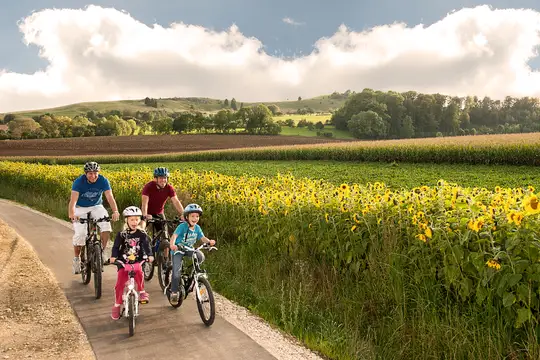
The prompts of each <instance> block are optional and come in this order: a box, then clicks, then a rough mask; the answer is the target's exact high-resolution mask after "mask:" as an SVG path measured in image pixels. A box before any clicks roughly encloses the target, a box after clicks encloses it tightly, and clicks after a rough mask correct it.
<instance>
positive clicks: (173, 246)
mask: <svg viewBox="0 0 540 360" xmlns="http://www.w3.org/2000/svg"><path fill="white" fill-rule="evenodd" d="M170 248H171V250H172V251H176V250H178V246H176V245H174V244H171V246H170Z"/></svg>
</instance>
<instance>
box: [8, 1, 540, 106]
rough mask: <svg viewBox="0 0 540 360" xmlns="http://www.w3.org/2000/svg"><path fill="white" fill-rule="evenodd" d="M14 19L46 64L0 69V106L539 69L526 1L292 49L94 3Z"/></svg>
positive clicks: (419, 87) (510, 88)
mask: <svg viewBox="0 0 540 360" xmlns="http://www.w3.org/2000/svg"><path fill="white" fill-rule="evenodd" d="M20 30H21V32H22V34H23V35H24V41H25V42H26V43H28V44H35V45H37V46H38V47H39V48H40V56H41V57H43V58H44V59H46V60H47V61H48V64H49V65H48V66H47V68H46V69H45V70H43V71H38V72H35V73H33V74H19V73H12V72H7V71H0V112H6V111H16V110H21V109H29V108H45V107H51V106H58V105H63V104H69V103H73V102H81V101H98V100H114V99H123V98H143V97H145V96H150V97H172V96H179V97H181V96H207V97H214V98H231V97H235V98H236V99H237V100H239V101H246V102H249V101H276V100H282V99H286V98H291V99H295V98H296V97H298V96H302V97H304V98H307V97H311V96H317V95H321V94H325V93H329V92H332V91H334V90H337V91H345V90H347V89H351V90H357V91H358V90H361V89H363V88H365V87H370V88H374V89H381V90H397V91H406V90H416V91H420V92H427V93H435V92H441V93H446V94H454V95H467V94H471V95H474V94H475V95H478V96H484V95H488V96H492V97H494V98H502V97H504V96H506V95H515V96H526V95H527V96H539V95H540V76H539V73H538V72H534V71H531V69H530V68H529V67H528V66H527V61H528V60H529V59H531V58H532V57H534V56H536V53H535V48H536V47H537V46H538V45H540V38H539V35H538V34H539V30H540V13H539V12H536V11H533V10H516V9H505V10H493V9H491V8H490V7H488V6H479V7H476V8H467V9H462V10H459V11H455V12H453V13H451V14H448V15H447V16H446V17H444V18H443V19H441V20H440V21H438V22H436V23H434V24H432V25H430V26H424V25H416V26H414V27H407V25H405V24H402V23H395V24H391V25H384V26H378V27H374V28H372V29H369V30H366V31H363V32H354V31H350V30H349V29H347V28H346V27H345V26H341V27H340V28H339V29H338V30H337V31H336V33H335V34H333V35H332V36H330V37H327V38H321V39H319V40H318V41H317V42H316V43H315V44H314V50H313V52H312V53H310V54H309V55H305V56H301V57H297V58H295V59H293V60H284V59H282V58H279V57H275V56H272V55H269V54H267V53H265V52H264V51H263V44H262V43H261V41H259V40H258V39H256V38H252V37H246V36H244V35H243V34H242V33H241V32H240V29H238V28H237V27H236V26H231V28H230V29H228V30H227V31H223V32H214V31H211V30H208V29H205V28H203V27H200V26H193V25H187V24H183V23H176V24H172V25H170V26H169V27H162V26H159V25H154V26H150V27H149V26H146V25H145V24H143V23H141V22H139V21H137V20H136V19H134V18H132V17H131V16H130V15H129V14H127V13H125V12H121V11H117V10H115V9H110V8H101V7H98V6H88V7H87V8H86V9H80V10H73V9H54V10H52V9H51V10H43V11H39V12H36V13H33V14H32V15H30V16H28V17H27V18H25V19H24V20H23V21H22V22H21V23H20Z"/></svg>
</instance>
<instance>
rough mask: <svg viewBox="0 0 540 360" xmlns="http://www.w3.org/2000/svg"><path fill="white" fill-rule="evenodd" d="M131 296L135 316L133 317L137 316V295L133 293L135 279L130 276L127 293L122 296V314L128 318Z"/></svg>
mask: <svg viewBox="0 0 540 360" xmlns="http://www.w3.org/2000/svg"><path fill="white" fill-rule="evenodd" d="M131 294H133V295H134V298H135V299H134V301H135V304H134V308H135V314H133V315H134V316H139V294H138V293H137V291H135V278H134V277H133V276H132V274H130V276H129V280H128V291H126V293H125V294H124V299H123V300H124V312H125V314H126V317H127V316H129V314H128V313H127V312H128V311H129V306H128V305H129V296H130V295H131Z"/></svg>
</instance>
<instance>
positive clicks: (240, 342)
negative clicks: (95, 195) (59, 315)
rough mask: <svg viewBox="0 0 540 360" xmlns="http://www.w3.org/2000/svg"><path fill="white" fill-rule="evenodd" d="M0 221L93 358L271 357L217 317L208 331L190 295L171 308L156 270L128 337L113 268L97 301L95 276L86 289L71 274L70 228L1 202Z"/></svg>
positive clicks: (108, 272) (33, 211)
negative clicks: (48, 278)
mask: <svg viewBox="0 0 540 360" xmlns="http://www.w3.org/2000/svg"><path fill="white" fill-rule="evenodd" d="M0 218H1V219H2V220H3V221H5V222H6V223H7V224H8V225H9V226H10V227H12V228H13V229H15V231H17V233H18V234H19V235H20V236H22V237H23V238H25V239H26V240H27V241H28V242H29V243H30V244H31V245H32V246H33V247H34V249H35V250H36V253H37V254H38V256H39V258H40V260H41V261H42V262H43V263H44V264H45V266H47V267H48V268H49V269H51V271H52V272H53V274H54V275H55V277H56V280H57V281H58V284H59V286H60V287H61V288H62V290H63V291H64V292H65V294H66V296H67V298H68V300H69V302H70V303H71V306H72V307H73V309H74V310H75V312H76V314H77V316H78V317H79V321H80V322H81V324H82V326H83V328H84V330H85V332H86V334H87V336H88V339H89V340H90V344H91V346H92V349H93V351H94V353H95V354H96V358H97V359H100V360H101V359H114V360H120V359H145V360H146V359H153V358H161V359H169V358H178V357H182V358H190V359H207V360H210V359H261V360H263V359H275V358H274V357H273V356H272V355H271V354H270V353H269V352H267V351H266V350H265V349H264V348H263V347H261V346H260V345H258V344H257V343H256V342H254V341H253V340H252V339H251V338H250V337H249V336H247V335H246V334H244V333H243V332H241V331H240V330H238V329H237V328H236V327H234V326H233V325H231V324H230V323H228V322H227V321H226V320H224V319H223V318H222V317H220V316H218V315H216V320H215V322H214V324H213V325H212V326H211V327H209V328H207V327H206V326H205V325H204V324H203V323H202V321H201V318H200V317H199V312H198V311H197V305H196V303H195V300H194V298H193V297H192V295H193V294H190V296H188V298H187V299H186V300H185V301H184V304H182V306H181V307H180V308H179V309H173V308H172V307H171V306H170V305H169V303H168V301H167V298H166V297H165V296H164V295H163V293H162V291H161V288H160V286H159V283H158V280H157V270H156V274H155V275H154V278H152V280H151V281H149V282H146V285H145V287H146V290H147V291H148V293H149V294H150V302H149V303H148V304H145V305H141V306H140V308H139V312H140V315H139V317H138V318H137V323H136V328H135V335H134V336H133V337H129V336H128V323H127V319H125V318H121V319H120V320H118V321H114V320H112V319H111V317H110V311H111V306H112V304H113V301H114V299H113V288H114V284H115V282H116V267H115V266H105V271H104V273H103V291H102V297H101V299H99V300H96V299H95V297H94V286H93V281H94V280H93V277H92V280H91V281H90V283H89V284H88V285H83V284H82V282H81V276H80V275H73V274H72V273H71V261H72V258H73V247H72V243H71V237H72V235H73V230H71V224H69V223H68V222H65V221H62V220H59V219H55V218H51V217H49V216H47V215H44V214H41V213H39V212H37V211H35V210H32V209H29V208H27V207H25V206H22V205H18V204H15V203H13V202H10V201H7V200H3V199H0ZM211 280H212V279H211V278H210V281H211ZM216 306H219V304H216Z"/></svg>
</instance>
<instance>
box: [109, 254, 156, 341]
mask: <svg viewBox="0 0 540 360" xmlns="http://www.w3.org/2000/svg"><path fill="white" fill-rule="evenodd" d="M130 256H131V255H130ZM127 258H128V260H135V257H133V258H130V257H127ZM143 258H144V260H143V261H141V267H142V265H143V264H144V263H145V262H146V259H147V258H148V257H147V256H146V255H144V257H143ZM105 265H120V266H122V267H124V268H125V267H128V266H130V267H131V270H129V272H128V276H129V278H128V281H126V285H125V286H124V293H123V294H122V306H121V309H120V317H122V316H124V317H126V318H128V321H129V323H128V324H129V336H133V334H135V318H136V317H137V316H139V292H138V291H137V290H136V289H135V287H136V284H135V269H134V267H133V265H134V264H129V263H127V264H126V263H124V262H123V261H121V260H118V259H116V260H115V261H114V262H113V263H111V262H110V261H109V260H107V262H106V263H105Z"/></svg>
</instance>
